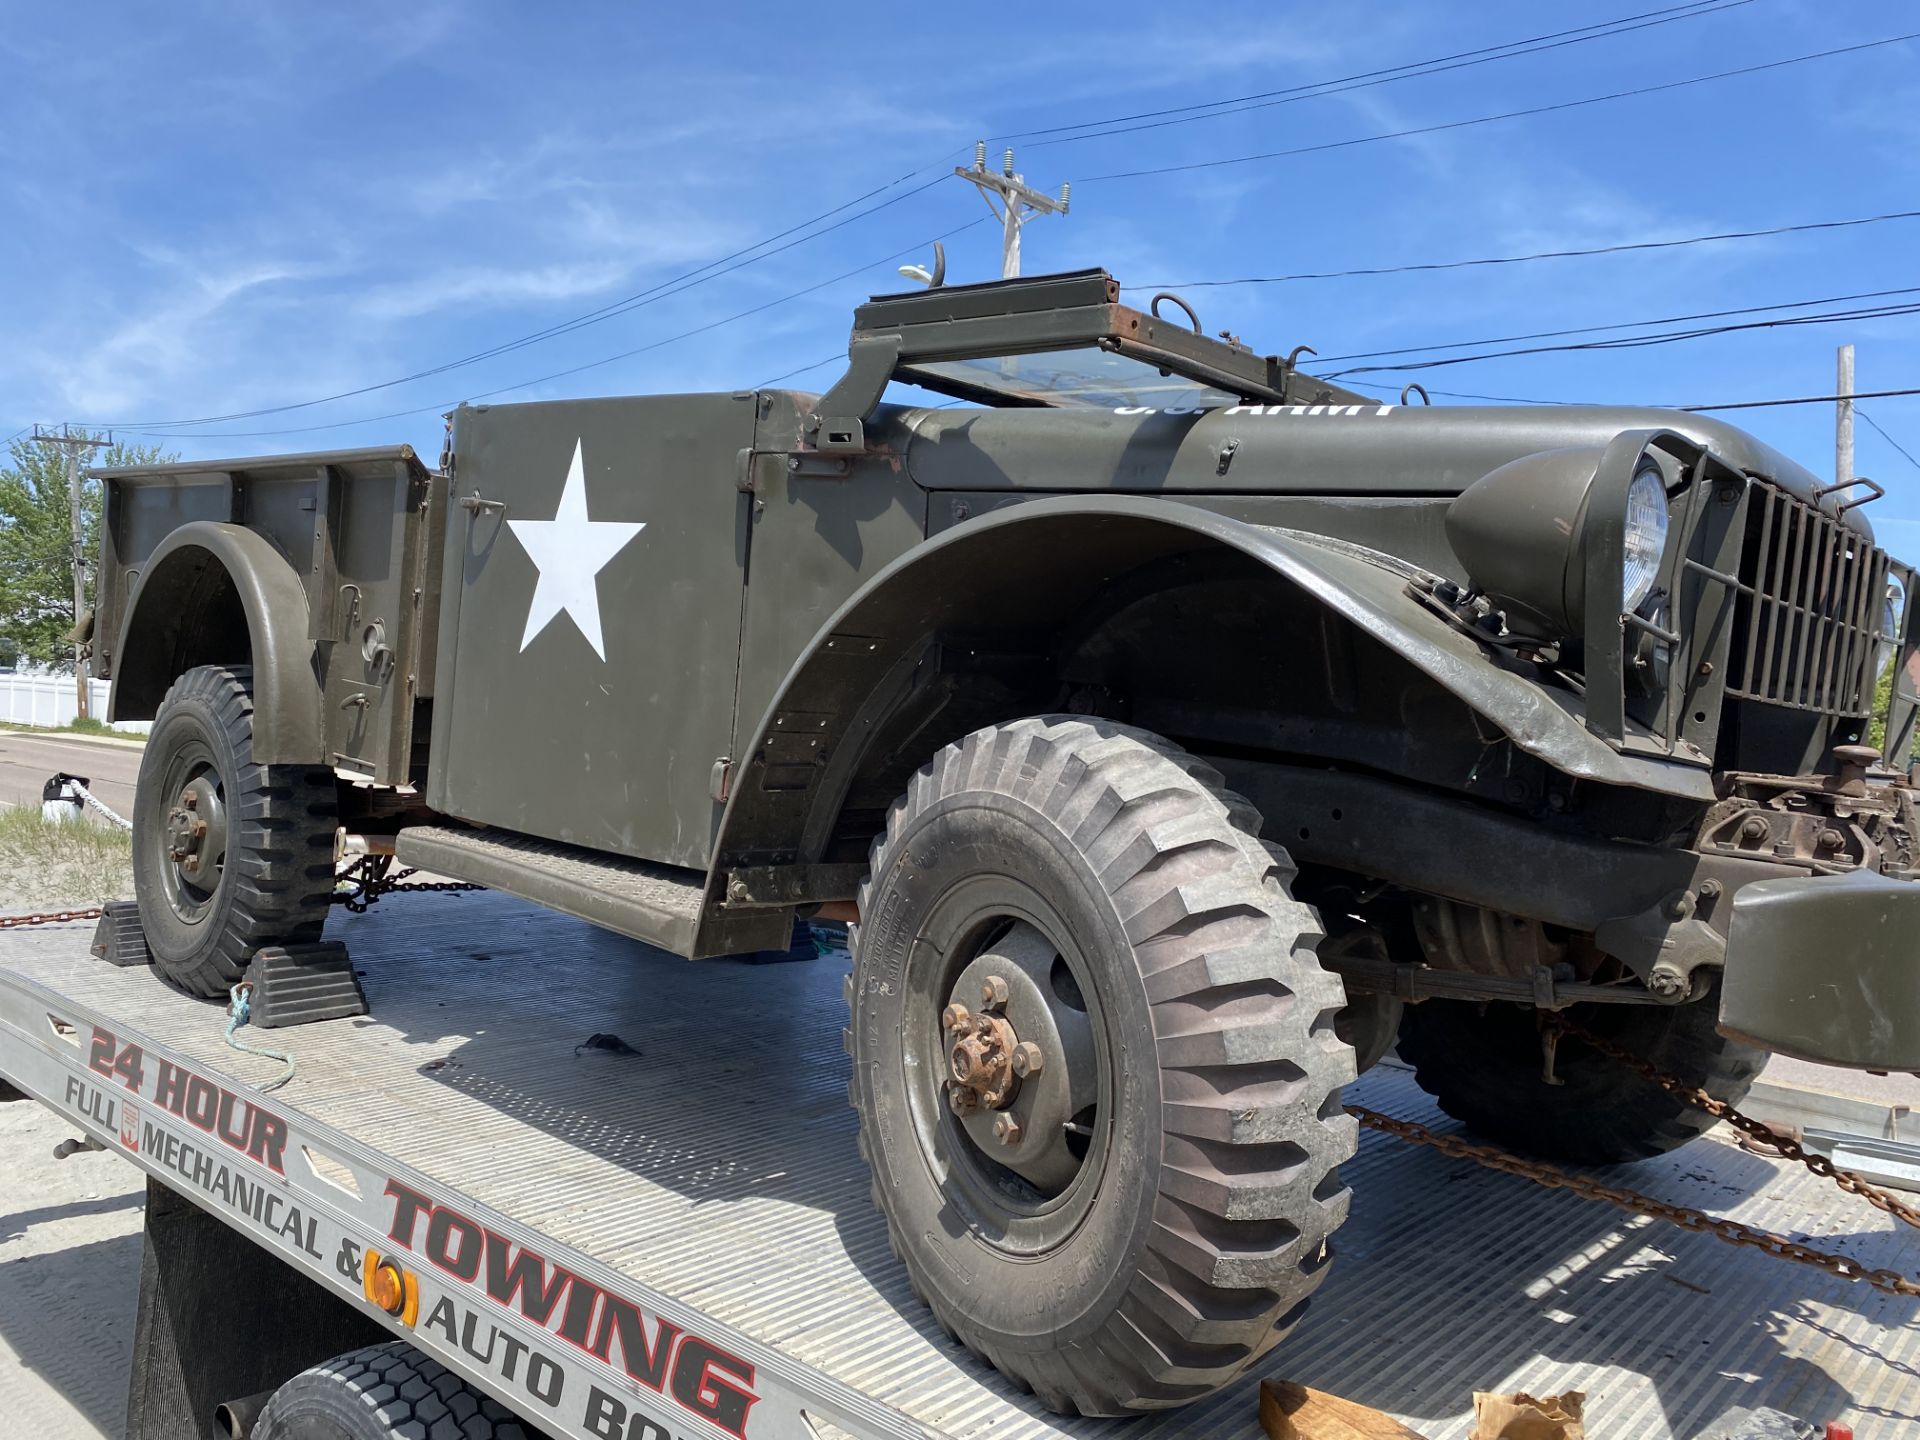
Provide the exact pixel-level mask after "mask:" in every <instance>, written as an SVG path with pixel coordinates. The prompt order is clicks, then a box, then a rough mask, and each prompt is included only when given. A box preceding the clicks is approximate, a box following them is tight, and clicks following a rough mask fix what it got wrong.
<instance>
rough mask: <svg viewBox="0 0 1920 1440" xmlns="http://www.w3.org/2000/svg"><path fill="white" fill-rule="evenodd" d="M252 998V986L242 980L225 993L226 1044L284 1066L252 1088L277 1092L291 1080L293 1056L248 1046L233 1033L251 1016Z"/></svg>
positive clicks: (263, 1047)
mask: <svg viewBox="0 0 1920 1440" xmlns="http://www.w3.org/2000/svg"><path fill="white" fill-rule="evenodd" d="M252 996H253V986H252V985H250V984H248V983H247V982H246V981H244V980H243V981H241V982H240V983H239V984H238V985H236V986H234V987H233V988H232V989H231V990H229V991H228V992H227V998H228V1000H229V1002H230V1003H229V1004H228V1006H227V1044H228V1045H230V1046H232V1047H233V1048H234V1049H235V1050H241V1051H244V1052H245V1053H247V1054H248V1055H259V1056H261V1057H262V1058H264V1059H267V1060H278V1061H279V1062H280V1063H281V1064H282V1065H284V1066H286V1067H287V1068H286V1069H285V1070H282V1071H281V1072H280V1073H279V1074H278V1075H277V1076H275V1077H274V1078H273V1079H271V1080H269V1081H268V1082H267V1083H266V1084H264V1085H256V1086H254V1087H253V1088H254V1089H256V1090H278V1089H279V1088H280V1087H281V1086H282V1085H284V1084H286V1083H287V1082H288V1081H289V1080H291V1079H293V1056H291V1055H289V1054H287V1052H286V1051H284V1050H269V1049H267V1048H266V1047H265V1046H262V1045H249V1044H248V1043H247V1042H246V1041H244V1040H241V1039H239V1038H237V1037H236V1036H235V1035H234V1033H233V1032H234V1031H236V1030H238V1029H239V1028H240V1027H241V1026H242V1025H244V1024H246V1023H247V1020H248V1018H249V1017H250V1016H251V1015H252V1014H253V1004H252Z"/></svg>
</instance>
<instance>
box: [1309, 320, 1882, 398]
mask: <svg viewBox="0 0 1920 1440" xmlns="http://www.w3.org/2000/svg"><path fill="white" fill-rule="evenodd" d="M1900 315H1920V301H1915V302H1912V303H1909V304H1904V305H1876V306H1869V307H1867V308H1864V309H1857V310H1826V311H1821V312H1819V313H1817V314H1813V315H1782V316H1776V317H1775V318H1773V319H1771V320H1748V321H1743V322H1742V323H1740V324H1738V325H1708V326H1702V327H1700V328H1698V329H1693V330H1669V331H1665V332H1662V333H1659V334H1654V335H1620V336H1616V337H1614V338H1613V339H1610V340H1583V341H1579V342H1576V343H1573V344H1567V345H1531V346H1527V347H1524V348H1522V349H1519V350H1488V351H1486V352H1484V353H1482V354H1479V355H1453V356H1449V357H1447V358H1446V359H1441V360H1411V361H1408V362H1407V363H1405V364H1403V365H1360V366H1356V367H1355V368H1354V370H1352V371H1342V370H1335V371H1332V372H1331V373H1329V374H1328V375H1326V376H1324V377H1322V378H1324V379H1328V380H1337V379H1339V378H1341V377H1342V376H1343V375H1346V374H1366V373H1369V372H1372V371H1379V370H1393V371H1405V370H1439V369H1443V368H1445V367H1447V366H1450V365H1471V364H1473V363H1474V362H1475V361H1477V360H1505V359H1511V358H1512V357H1514V356H1518V355H1557V354H1566V353H1570V352H1573V351H1580V350H1637V349H1643V348H1646V347H1649V346H1654V345H1672V344H1676V343H1678V342H1680V341H1683V340H1704V339H1708V338H1710V337H1713V336H1716V335H1734V334H1739V333H1741V332H1743V331H1747V330H1780V329H1785V328H1787V327H1789V326H1798V325H1838V324H1850V323H1853V322H1856V321H1860V320H1885V319H1889V318H1892V317H1895V316H1900Z"/></svg>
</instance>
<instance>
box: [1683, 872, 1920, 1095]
mask: <svg viewBox="0 0 1920 1440" xmlns="http://www.w3.org/2000/svg"><path fill="white" fill-rule="evenodd" d="M1720 1028H1721V1029H1722V1030H1724V1031H1726V1032H1727V1033H1729V1034H1731V1035H1735V1036H1737V1037H1739V1038H1741V1039H1744V1040H1749V1041H1751V1042H1753V1043H1754V1044H1757V1045H1761V1046H1764V1047H1765V1048H1767V1049H1769V1050H1773V1051H1777V1052H1778V1053H1780V1054H1782V1055H1792V1056H1795V1057H1797V1058H1799V1059H1802V1060H1814V1061H1819V1062H1821V1063H1824V1064H1828V1065H1844V1066H1848V1067H1851V1068H1853V1069H1858V1070H1913V1071H1920V883H1915V882H1913V881H1908V880H1890V879H1888V878H1886V877H1885V876H1883V875H1875V874H1871V873H1866V872H1856V873H1854V874H1851V875H1835V876H1814V877H1797V878H1793V879H1784V880H1762V881H1759V882H1757V883H1755V884H1751V885H1746V886H1743V887H1742V888H1741V889H1740V890H1738V891H1737V892H1736V893H1735V895H1734V900H1733V917H1732V920H1731V921H1730V923H1729V926H1728V932H1727V963H1726V976H1725V979H1724V980H1723V981H1722V982H1721V987H1720Z"/></svg>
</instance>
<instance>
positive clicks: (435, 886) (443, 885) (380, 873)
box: [332, 855, 487, 915]
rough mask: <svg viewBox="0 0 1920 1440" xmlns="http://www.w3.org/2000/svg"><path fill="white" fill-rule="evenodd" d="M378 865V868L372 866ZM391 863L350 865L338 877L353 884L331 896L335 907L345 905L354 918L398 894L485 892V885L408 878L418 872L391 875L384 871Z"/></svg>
mask: <svg viewBox="0 0 1920 1440" xmlns="http://www.w3.org/2000/svg"><path fill="white" fill-rule="evenodd" d="M374 861H379V862H380V863H379V864H374V863H371V862H374ZM391 863H392V861H391V858H390V857H388V856H385V855H362V856H361V857H360V858H359V859H357V860H355V861H353V862H352V863H351V864H349V865H348V866H347V867H346V868H345V869H344V870H342V871H341V872H340V874H339V876H338V878H339V879H341V880H351V881H353V882H355V885H354V888H353V889H351V890H338V891H335V892H334V894H333V897H332V899H333V903H334V904H335V905H344V906H346V907H347V909H348V911H349V912H351V913H352V914H355V915H364V914H366V913H367V911H369V910H371V909H372V908H373V907H374V904H375V902H377V901H378V900H379V899H380V897H381V896H382V895H391V894H393V893H394V892H396V891H401V890H429V891H436V892H438V893H440V894H443V895H453V894H458V893H460V892H461V891H465V890H484V889H486V888H487V887H486V886H484V885H475V884H472V883H471V882H469V881H466V880H412V881H409V880H408V879H407V877H408V876H409V875H417V874H419V873H420V872H419V871H418V870H411V869H409V870H396V871H394V872H393V873H392V874H391V875H389V874H388V873H387V867H388V865H390V864H391Z"/></svg>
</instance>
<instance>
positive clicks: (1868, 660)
mask: <svg viewBox="0 0 1920 1440" xmlns="http://www.w3.org/2000/svg"><path fill="white" fill-rule="evenodd" d="M1752 496H1753V499H1752V503H1751V504H1750V505H1749V506H1748V513H1747V537H1746V539H1747V543H1746V545H1745V546H1744V547H1743V549H1742V553H1741V560H1740V577H1739V579H1740V583H1739V585H1738V587H1737V589H1736V597H1737V598H1736V601H1735V605H1734V632H1733V644H1732V646H1731V648H1730V649H1729V651H1728V663H1729V666H1730V669H1729V672H1728V676H1727V693H1728V694H1730V695H1737V696H1739V697H1741V698H1743V699H1747V700H1759V701H1763V702H1765V703H1766V704H1769V705H1782V706H1785V707H1787V708H1788V709H1792V710H1812V711H1818V712H1819V713H1821V714H1823V715H1844V716H1855V717H1860V716H1865V715H1867V714H1868V713H1869V711H1871V709H1872V708H1873V692H1874V681H1875V680H1876V679H1877V678H1878V677H1877V676H1876V675H1875V674H1874V669H1873V665H1874V656H1875V655H1876V653H1877V652H1878V648H1879V640H1880V624H1881V615H1882V611H1883V607H1884V604H1885V597H1886V593H1887V555H1886V552H1885V551H1883V550H1881V549H1879V548H1878V547H1876V546H1875V545H1874V544H1873V543H1872V542H1871V541H1869V540H1867V539H1866V538H1865V537H1864V536H1862V535H1860V534H1859V533H1858V532H1856V531H1854V530H1850V529H1848V528H1847V527H1846V526H1845V525H1843V524H1840V523H1839V522H1838V521H1836V520H1834V519H1832V518H1830V517H1829V516H1826V515H1823V514H1821V513H1820V511H1818V510H1816V509H1815V508H1814V507H1813V506H1811V505H1808V504H1806V503H1804V502H1802V501H1800V500H1796V499H1794V498H1793V496H1791V495H1789V494H1787V493H1786V492H1785V491H1782V490H1776V489H1774V488H1773V487H1772V486H1771V485H1764V484H1755V485H1754V486H1753V489H1752Z"/></svg>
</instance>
